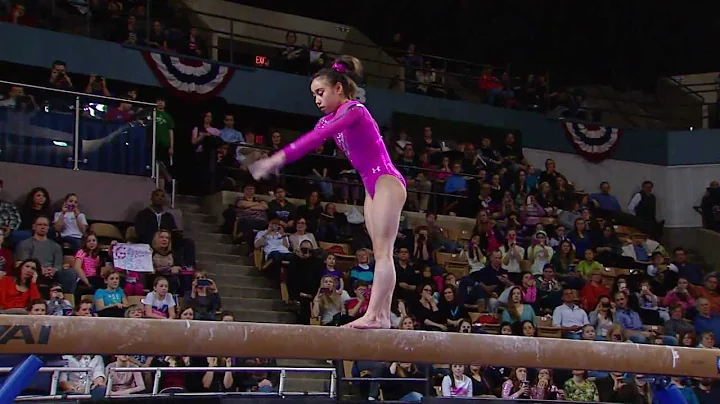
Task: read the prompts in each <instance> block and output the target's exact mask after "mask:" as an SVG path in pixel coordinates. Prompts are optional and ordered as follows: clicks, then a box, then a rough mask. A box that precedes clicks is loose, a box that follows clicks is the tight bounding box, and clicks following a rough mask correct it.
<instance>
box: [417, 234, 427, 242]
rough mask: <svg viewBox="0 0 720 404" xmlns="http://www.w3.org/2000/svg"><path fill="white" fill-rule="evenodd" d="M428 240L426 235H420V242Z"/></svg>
mask: <svg viewBox="0 0 720 404" xmlns="http://www.w3.org/2000/svg"><path fill="white" fill-rule="evenodd" d="M426 239H427V237H425V235H424V234H418V241H420V242H424V241H425V240H426Z"/></svg>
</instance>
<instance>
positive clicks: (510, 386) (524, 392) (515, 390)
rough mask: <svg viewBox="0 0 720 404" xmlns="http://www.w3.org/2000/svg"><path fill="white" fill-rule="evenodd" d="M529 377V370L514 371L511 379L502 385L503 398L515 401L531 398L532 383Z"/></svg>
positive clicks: (518, 369) (521, 368)
mask: <svg viewBox="0 0 720 404" xmlns="http://www.w3.org/2000/svg"><path fill="white" fill-rule="evenodd" d="M527 376H528V371H527V368H523V367H519V368H515V369H513V371H512V373H511V374H510V379H508V380H506V381H505V383H503V385H502V398H510V399H513V400H517V399H521V398H530V381H529V380H528V377H527Z"/></svg>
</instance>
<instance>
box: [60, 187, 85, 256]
mask: <svg viewBox="0 0 720 404" xmlns="http://www.w3.org/2000/svg"><path fill="white" fill-rule="evenodd" d="M53 228H54V230H55V231H56V232H58V233H59V234H60V239H61V241H62V242H63V243H68V244H70V247H72V249H73V252H74V251H75V250H77V249H78V248H80V242H81V240H82V237H83V234H85V231H86V230H87V229H88V223H87V218H86V217H85V214H84V213H80V210H79V209H78V197H77V195H76V194H72V193H71V194H67V195H66V196H65V202H63V206H62V210H61V211H60V212H56V213H55V218H54V219H53Z"/></svg>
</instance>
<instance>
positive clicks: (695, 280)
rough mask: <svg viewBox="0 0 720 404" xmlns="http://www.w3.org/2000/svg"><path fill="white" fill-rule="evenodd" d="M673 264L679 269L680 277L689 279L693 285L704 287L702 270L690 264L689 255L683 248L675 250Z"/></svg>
mask: <svg viewBox="0 0 720 404" xmlns="http://www.w3.org/2000/svg"><path fill="white" fill-rule="evenodd" d="M673 264H674V265H675V266H676V267H677V269H678V276H680V277H683V278H685V279H687V280H688V281H689V282H690V283H692V284H693V285H702V283H703V273H702V270H700V268H699V267H698V266H697V265H695V264H693V263H691V262H688V260H687V253H686V252H685V250H684V249H683V248H682V247H678V248H676V249H675V250H673Z"/></svg>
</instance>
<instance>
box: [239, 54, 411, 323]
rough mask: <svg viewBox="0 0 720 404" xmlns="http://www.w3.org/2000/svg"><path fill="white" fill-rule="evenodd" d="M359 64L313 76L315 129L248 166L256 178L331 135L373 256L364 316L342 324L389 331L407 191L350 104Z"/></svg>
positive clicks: (373, 130)
mask: <svg viewBox="0 0 720 404" xmlns="http://www.w3.org/2000/svg"><path fill="white" fill-rule="evenodd" d="M361 75H362V66H361V64H360V61H359V60H358V59H356V58H354V57H352V56H342V57H340V58H338V59H337V60H335V61H334V62H333V64H332V67H330V68H325V69H322V70H320V71H319V72H317V73H316V74H315V75H314V76H313V79H312V82H311V84H310V91H311V93H312V96H313V98H314V100H315V105H317V107H318V108H319V109H320V111H322V112H323V113H325V114H326V115H325V116H324V117H322V118H320V120H319V121H318V123H317V125H315V129H313V130H312V131H311V132H309V133H307V134H305V135H303V136H302V137H300V138H299V139H297V140H296V141H294V142H292V143H291V144H289V145H288V146H287V147H285V148H284V149H282V150H280V151H278V152H277V153H275V154H273V155H272V156H270V157H268V158H265V159H261V160H258V161H256V162H255V163H253V164H252V165H250V166H249V171H250V173H251V174H252V176H253V177H254V178H255V179H256V180H259V179H261V178H264V177H266V176H268V175H270V174H275V173H277V172H278V171H279V169H280V168H281V167H282V166H284V165H286V164H289V163H292V162H294V161H297V160H299V159H300V158H302V157H303V156H305V155H306V154H308V153H310V152H312V151H313V150H315V149H317V148H318V147H319V146H321V145H322V144H323V143H324V142H325V141H326V140H327V139H330V138H331V137H332V138H334V139H335V143H336V144H337V146H338V148H340V150H342V151H343V153H345V155H346V156H347V158H348V160H349V161H350V163H351V164H352V165H353V167H354V168H355V169H356V170H357V172H358V173H359V174H360V177H361V178H362V181H363V184H364V185H365V190H366V195H365V204H364V214H365V225H366V226H367V230H368V234H369V235H370V239H371V240H372V245H373V251H374V255H375V280H374V282H373V288H372V293H371V294H370V303H369V305H368V309H367V312H366V313H365V315H364V316H362V317H361V318H359V319H357V320H355V321H353V322H351V323H349V324H347V325H346V326H347V327H352V328H390V303H391V300H392V293H393V289H394V288H395V267H394V263H393V245H394V244H395V238H396V237H397V232H398V224H399V223H400V214H401V212H402V208H403V206H404V205H405V199H406V198H407V192H406V190H405V187H406V184H405V179H404V178H403V177H402V175H400V173H399V172H398V170H397V168H395V166H394V165H393V164H392V162H391V161H390V156H389V155H388V152H387V149H386V148H385V144H384V143H383V139H382V137H381V136H380V130H379V129H378V125H377V123H376V122H375V120H374V119H373V117H372V116H371V115H370V112H369V111H368V110H367V108H366V107H365V106H364V105H363V104H361V103H359V102H357V101H354V96H355V95H356V93H357V89H358V88H357V85H356V81H357V80H358V79H359V78H360V77H361Z"/></svg>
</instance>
